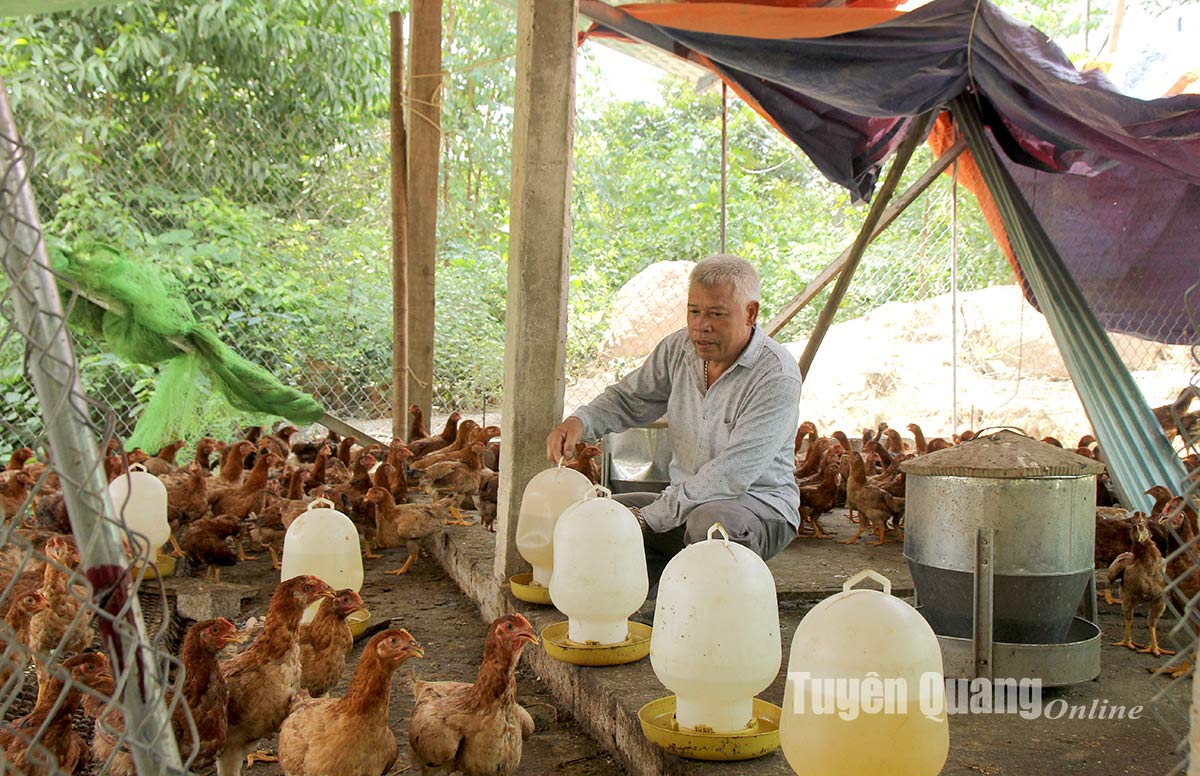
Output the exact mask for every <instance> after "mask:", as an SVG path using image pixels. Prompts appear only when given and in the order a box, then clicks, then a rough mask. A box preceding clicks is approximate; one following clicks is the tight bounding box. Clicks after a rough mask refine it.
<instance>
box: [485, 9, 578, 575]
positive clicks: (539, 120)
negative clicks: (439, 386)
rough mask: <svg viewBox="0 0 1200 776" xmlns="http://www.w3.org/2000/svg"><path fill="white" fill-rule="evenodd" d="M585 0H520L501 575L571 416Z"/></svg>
mask: <svg viewBox="0 0 1200 776" xmlns="http://www.w3.org/2000/svg"><path fill="white" fill-rule="evenodd" d="M577 14H578V3H577V0H566V2H564V0H519V2H518V3H517V83H516V96H515V99H514V112H515V121H514V126H513V153H512V159H513V184H512V199H511V206H512V217H511V237H510V239H509V253H508V307H507V315H506V320H505V333H504V402H503V410H502V412H503V418H502V421H501V422H502V427H501V432H502V439H503V442H504V457H503V461H502V464H501V467H500V496H499V509H498V511H497V515H496V575H497V577H499V578H500V579H499V581H500V582H501V583H505V582H506V580H507V579H508V577H509V576H511V575H513V574H515V573H517V571H518V570H521V569H522V566H523V565H524V561H523V560H522V559H521V557H520V556H519V555H518V553H517V545H516V530H517V512H518V510H519V509H520V505H521V494H522V492H523V491H524V490H525V485H526V483H528V482H529V480H530V479H531V478H532V477H533V476H534V475H535V474H537V473H538V472H539V471H541V470H542V469H544V468H546V467H547V466H548V465H549V464H548V462H547V460H546V435H547V434H549V433H550V429H552V428H554V427H555V426H556V425H558V423H559V421H561V420H562V412H563V367H564V361H565V351H566V325H567V277H568V271H569V257H570V252H571V251H570V247H571V145H572V138H573V135H574V127H575V34H576V32H577V28H576V26H575V25H576V16H577Z"/></svg>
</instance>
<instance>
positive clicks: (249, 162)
mask: <svg viewBox="0 0 1200 776" xmlns="http://www.w3.org/2000/svg"><path fill="white" fill-rule="evenodd" d="M2 24H3V26H2V27H0V39H2V40H3V46H2V47H0V50H2V51H3V52H4V53H3V54H2V55H0V57H2V58H0V69H2V70H3V71H4V73H5V81H6V83H7V85H8V88H9V90H10V92H11V93H12V97H13V101H14V103H15V104H17V105H19V106H20V109H21V117H22V119H23V124H24V126H25V127H27V129H26V134H27V138H28V139H29V140H30V141H31V142H32V143H33V144H34V146H35V147H36V148H38V149H40V150H41V161H40V164H39V170H40V174H39V175H38V178H37V187H38V191H39V192H40V193H41V196H42V201H43V202H45V203H49V204H50V215H54V214H55V213H56V208H55V207H54V204H55V203H57V202H58V200H59V199H60V198H61V197H68V198H69V200H83V201H84V204H86V199H87V198H88V197H90V196H92V195H94V194H97V193H99V194H107V193H109V192H123V191H127V190H128V189H129V187H130V186H131V185H133V186H137V187H145V189H146V191H145V196H144V197H142V198H138V199H131V198H129V197H123V198H122V202H121V204H122V205H123V206H124V207H125V208H130V207H131V206H134V207H136V206H137V205H142V206H143V207H142V208H141V209H140V210H136V209H135V210H131V212H130V216H131V217H132V218H134V219H135V220H137V222H138V223H137V225H138V226H140V227H143V228H156V227H157V228H161V227H169V226H171V225H170V224H158V223H155V222H154V220H153V218H152V217H151V216H150V212H149V211H151V210H152V209H153V205H154V204H158V197H156V196H155V195H156V194H159V193H163V194H166V195H167V196H170V195H172V194H174V193H175V191H176V189H177V188H178V187H175V186H173V185H172V184H173V182H176V181H184V182H186V186H187V188H188V190H189V191H190V192H196V193H210V192H213V191H217V192H220V193H221V194H222V195H223V196H225V197H228V198H229V199H230V200H231V201H233V202H237V203H246V204H258V205H264V204H265V205H267V206H278V207H282V208H286V209H288V210H299V211H300V212H309V213H311V212H319V211H320V210H321V208H322V207H323V206H326V205H327V204H328V203H326V202H320V201H313V200H312V196H313V194H314V191H315V190H317V189H319V186H320V180H321V179H322V178H323V177H324V176H327V175H330V174H332V173H334V172H335V171H333V170H330V169H329V163H330V162H331V161H333V160H335V159H336V158H337V157H338V155H339V154H340V153H343V152H344V151H345V149H357V148H361V146H362V145H363V144H364V143H367V142H369V136H368V134H367V131H366V130H368V129H369V127H370V126H371V124H370V122H369V121H367V119H368V118H370V117H371V116H372V115H373V114H376V113H378V112H380V111H381V110H382V109H383V107H384V102H383V101H384V100H385V99H386V94H387V93H386V80H385V79H382V78H380V77H379V76H380V74H381V73H382V72H384V68H385V67H386V54H387V48H386V45H387V41H386V37H384V36H381V34H380V30H382V29H386V22H385V19H384V15H383V13H382V11H381V10H380V8H379V6H377V5H376V4H374V3H367V2H361V0H356V1H354V2H341V3H339V2H328V1H327V0H289V2H255V1H254V0H206V1H205V2H166V3H149V2H137V3H129V4H126V3H120V4H116V5H109V6H102V7H99V8H96V9H92V10H84V11H77V12H70V13H60V14H47V15H40V16H31V17H17V18H14V19H9V20H5V21H3V22H2ZM158 189H166V191H165V192H160V191H158ZM85 210H86V208H85V207H84V208H80V209H79V210H78V211H77V212H76V213H75V216H76V218H77V219H80V218H82V217H84V216H85V214H86V213H85ZM322 215H324V214H322ZM72 226H75V227H79V228H81V227H83V226H84V224H83V223H81V222H79V221H76V222H75V223H73V224H72ZM86 226H87V227H89V228H105V227H107V226H108V224H106V223H93V224H86ZM123 226H125V227H126V228H129V225H128V224H123ZM114 236H120V235H119V234H118V235H114Z"/></svg>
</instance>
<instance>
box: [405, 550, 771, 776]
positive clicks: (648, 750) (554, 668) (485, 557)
mask: <svg viewBox="0 0 1200 776" xmlns="http://www.w3.org/2000/svg"><path fill="white" fill-rule="evenodd" d="M494 541H495V538H494V536H493V535H492V534H489V533H487V532H485V531H482V530H480V529H478V528H474V529H472V528H459V529H452V530H448V531H447V532H445V533H443V534H441V535H440V536H438V537H436V539H434V540H432V541H430V542H429V543H428V544H427V548H428V549H429V550H430V551H431V553H432V554H433V556H434V558H435V559H436V560H437V561H438V562H439V563H440V564H441V565H442V566H443V567H444V568H445V569H446V571H447V573H449V575H450V576H451V578H453V579H454V581H455V582H456V583H457V584H458V585H459V587H460V588H461V589H462V590H463V592H464V593H466V595H467V596H468V597H469V598H471V599H472V600H474V601H475V603H476V604H477V605H478V606H479V607H480V611H481V613H482V615H483V617H484V618H485V619H488V620H490V619H493V618H495V617H498V616H499V615H501V614H503V613H507V612H514V611H516V612H520V613H521V614H523V615H525V616H526V617H527V618H529V621H530V622H531V623H533V625H534V627H535V628H537V630H538V631H539V632H540V631H541V630H542V629H543V628H545V627H546V626H548V625H552V624H554V623H556V622H561V621H562V620H563V619H565V617H564V616H563V615H562V614H561V613H560V612H558V611H557V610H555V609H554V608H553V607H550V606H538V605H535V604H527V603H525V602H523V601H518V600H517V599H515V598H513V596H512V594H511V593H510V592H509V591H508V583H507V580H505V583H504V586H503V587H501V585H500V583H499V580H497V579H495V578H494V577H493V572H492V569H493V552H494V549H493V543H494ZM788 632H789V633H790V632H791V629H790V628H789V629H788ZM524 657H525V659H526V661H527V663H528V665H529V666H530V667H531V668H532V669H533V671H534V673H536V674H537V676H538V678H539V679H540V680H541V681H543V682H545V683H546V686H547V687H549V688H550V690H551V692H552V693H553V694H554V696H555V697H556V698H557V699H558V701H559V702H560V703H562V704H563V705H565V706H566V707H567V708H568V709H570V710H571V712H572V713H573V714H574V715H575V718H576V719H577V720H578V721H579V723H580V725H581V726H582V727H583V729H584V730H585V731H586V732H587V733H588V735H590V736H591V737H592V738H593V739H595V740H596V741H597V742H598V743H599V744H600V745H601V746H603V747H604V748H606V749H608V750H609V751H610V752H612V753H613V755H614V756H615V757H616V758H617V759H618V760H619V761H620V762H621V765H622V766H623V767H624V768H625V769H626V771H627V772H628V773H629V774H631V776H662V775H666V774H671V775H674V774H683V773H687V774H710V773H712V774H715V773H717V772H718V771H720V772H721V773H728V772H729V771H728V765H726V766H722V765H721V764H718V763H700V762H695V761H690V760H683V759H681V758H678V757H674V756H671V755H667V754H666V753H664V752H663V750H661V749H660V748H658V747H657V746H655V745H654V744H652V743H650V741H648V740H647V739H646V737H645V736H644V735H642V728H641V724H640V723H639V721H638V718H637V712H638V709H639V708H641V707H642V706H643V705H645V704H646V703H649V702H650V701H652V700H655V699H656V698H661V697H663V696H665V695H668V694H669V693H668V692H667V691H666V690H665V689H664V688H663V687H662V685H661V684H660V683H659V681H658V678H657V677H656V676H655V675H654V671H653V669H652V668H651V667H650V661H649V659H645V660H640V661H638V662H636V663H632V664H629V665H624V666H612V667H607V668H582V667H580V666H574V665H570V664H568V663H562V662H559V661H558V660H555V659H554V658H552V657H550V656H549V655H548V654H546V652H545V651H543V650H540V649H528V650H525V652H524ZM785 663H786V661H785ZM784 668H786V666H784ZM776 685H778V687H776V686H775V685H772V687H771V688H770V690H768V692H767V693H764V695H765V696H767V697H768V698H769V699H772V700H774V701H775V702H777V703H778V702H779V700H780V699H781V698H782V696H783V685H782V669H781V676H780V678H779V679H778V680H777V681H776ZM722 767H724V768H725V770H721V769H722ZM738 773H739V774H756V775H757V774H762V775H763V776H767V775H770V776H775V774H778V775H779V776H784V775H785V774H792V770H791V769H790V768H788V766H787V763H786V761H785V760H784V759H783V755H782V754H781V753H779V752H776V753H774V754H771V755H768V756H766V757H763V758H760V759H758V760H752V761H746V762H743V763H740V764H739V766H738Z"/></svg>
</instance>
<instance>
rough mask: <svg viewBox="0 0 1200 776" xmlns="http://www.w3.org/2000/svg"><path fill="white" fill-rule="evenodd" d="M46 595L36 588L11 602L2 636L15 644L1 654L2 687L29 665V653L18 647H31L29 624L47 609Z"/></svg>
mask: <svg viewBox="0 0 1200 776" xmlns="http://www.w3.org/2000/svg"><path fill="white" fill-rule="evenodd" d="M45 609H46V597H45V596H44V595H42V594H41V593H39V592H38V591H36V590H33V591H30V592H28V593H25V594H24V595H21V596H18V597H16V598H15V599H14V600H13V602H12V603H11V604H9V607H8V612H7V613H6V614H5V615H4V623H5V625H7V626H8V628H6V629H5V631H4V633H3V636H2V637H0V638H2V640H3V641H8V640H10V639H11V640H12V642H13V646H12V647H11V648H9V649H7V650H6V651H5V654H3V655H0V687H3V686H5V685H7V684H8V682H9V680H10V679H12V677H13V675H14V674H23V673H24V672H25V667H26V666H28V665H29V653H28V652H25V651H23V650H21V649H20V647H17V646H16V645H18V644H19V645H21V646H23V647H25V648H26V649H28V648H29V624H30V622H31V620H32V619H33V616H34V615H35V614H37V613H38V612H41V611H45Z"/></svg>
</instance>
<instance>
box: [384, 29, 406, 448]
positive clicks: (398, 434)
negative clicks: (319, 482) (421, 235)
mask: <svg viewBox="0 0 1200 776" xmlns="http://www.w3.org/2000/svg"><path fill="white" fill-rule="evenodd" d="M388 25H389V27H390V31H391V82H390V88H391V92H390V97H389V99H390V112H391V156H392V438H393V439H404V440H407V437H406V436H405V425H407V424H406V422H405V421H406V420H407V418H408V157H407V149H406V147H405V145H406V144H405V136H404V16H403V15H402V14H401V13H400V12H399V11H392V12H391V13H390V14H388Z"/></svg>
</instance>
